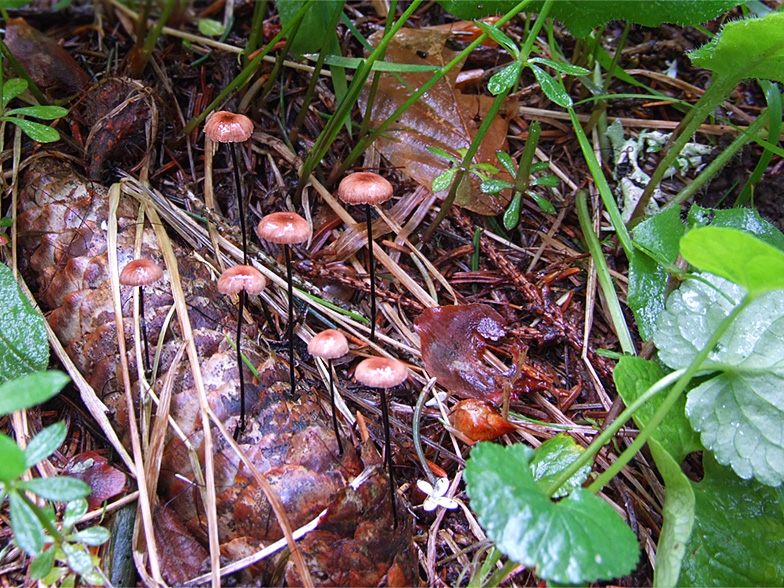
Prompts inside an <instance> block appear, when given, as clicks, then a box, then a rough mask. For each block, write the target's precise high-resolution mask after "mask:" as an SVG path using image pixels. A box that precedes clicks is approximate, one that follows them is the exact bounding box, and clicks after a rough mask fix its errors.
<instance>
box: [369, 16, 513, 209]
mask: <svg viewBox="0 0 784 588" xmlns="http://www.w3.org/2000/svg"><path fill="white" fill-rule="evenodd" d="M382 33H383V31H379V32H378V33H374V34H373V35H371V36H370V39H369V41H370V43H371V44H377V43H378V41H379V40H380V38H381V34H382ZM450 36H451V33H450V32H447V31H437V30H428V29H406V28H403V29H400V31H399V32H398V33H397V34H396V35H395V37H394V39H392V41H391V42H390V44H389V46H388V47H387V51H386V56H385V61H389V62H394V63H411V64H416V65H434V66H437V67H442V66H444V65H446V64H447V63H449V62H450V61H451V60H452V59H454V57H455V56H456V55H457V52H456V51H452V50H451V49H447V48H446V42H447V39H449V37H450ZM459 73H460V66H456V67H454V68H453V69H452V70H451V71H450V72H449V73H448V74H447V75H446V76H444V77H443V78H442V79H441V80H440V81H439V82H438V83H437V84H435V85H434V86H433V87H432V88H430V90H428V91H427V92H426V93H425V94H424V95H423V96H422V97H420V98H419V100H417V102H416V103H415V104H414V105H413V106H412V107H411V108H409V109H408V110H407V111H406V112H405V113H404V114H403V115H402V116H401V117H400V118H399V119H398V120H397V122H396V123H395V124H393V125H392V126H391V127H390V128H389V129H387V131H385V132H384V133H383V136H381V137H379V138H378V139H376V142H375V143H374V146H375V148H376V149H378V150H379V151H380V152H381V154H382V155H383V156H384V157H386V158H387V159H388V160H389V161H390V163H391V164H392V165H393V166H395V167H398V168H401V169H403V170H404V171H405V173H406V174H408V175H409V177H411V178H413V179H414V180H416V181H417V182H419V183H420V184H422V185H423V186H425V187H426V188H428V189H430V185H431V182H432V181H433V178H435V177H436V176H437V175H439V174H440V173H442V172H444V171H446V170H447V169H449V167H451V165H452V164H451V163H450V162H449V161H446V160H445V159H444V158H443V157H439V156H437V155H434V154H433V153H431V152H430V151H428V150H427V148H428V147H440V148H441V149H444V150H446V151H448V152H449V153H451V154H452V155H454V156H455V157H457V158H458V159H462V158H461V157H460V156H459V155H458V152H457V150H458V149H460V148H468V146H469V145H470V143H471V140H472V139H473V137H474V136H475V135H476V131H477V130H478V129H479V125H481V124H482V121H483V120H484V119H485V117H486V115H487V111H488V110H489V108H490V105H491V104H492V102H493V98H491V97H490V96H480V95H475V94H463V93H462V92H461V91H460V90H459V89H457V87H456V83H457V76H458V74H459ZM376 75H380V76H381V78H380V81H379V84H378V91H377V93H376V98H375V101H374V103H373V108H372V111H371V115H370V120H371V123H372V124H373V125H375V126H378V125H380V124H381V123H382V122H384V121H385V120H387V119H388V118H389V117H390V116H391V115H392V113H393V112H394V111H395V110H396V109H397V108H398V107H399V106H400V105H401V104H403V102H405V101H406V100H408V98H409V97H410V96H411V94H412V93H413V91H414V90H415V89H417V88H420V87H422V86H423V85H424V84H425V83H426V82H427V81H428V80H429V79H430V78H431V77H432V75H433V72H414V73H411V72H406V73H399V74H392V73H383V74H376ZM401 80H402V82H401ZM412 89H413V90H412ZM360 106H361V108H362V110H363V111H365V110H366V109H367V93H363V95H362V96H361V97H360ZM507 110H509V105H508V104H507V109H506V110H505V109H503V108H502V109H501V112H500V113H499V116H496V117H495V118H494V120H493V123H492V124H491V125H490V128H489V130H488V132H487V135H486V136H485V138H484V140H483V141H482V144H481V146H480V147H479V150H478V151H477V153H476V156H475V158H474V163H491V164H493V165H495V166H496V167H498V161H497V159H496V156H495V152H496V150H503V151H505V150H506V148H507V147H506V133H507V129H508V127H509V122H508V113H507ZM504 173H505V172H504ZM498 177H499V178H503V179H509V178H508V176H503V175H499V176H498ZM464 186H465V189H461V190H459V191H458V195H457V200H456V203H457V204H458V205H460V206H463V207H465V208H467V209H469V210H472V211H474V212H477V213H479V214H485V215H495V214H498V213H499V212H501V210H503V208H504V207H505V206H506V204H508V201H509V200H508V197H502V198H497V197H495V196H492V195H490V194H482V193H481V191H480V190H479V180H478V178H476V177H475V176H473V175H472V176H471V182H470V184H468V185H467V184H464ZM461 188H462V186H461ZM445 194H446V193H444V195H445Z"/></svg>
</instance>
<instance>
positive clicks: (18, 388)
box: [0, 370, 70, 415]
mask: <svg viewBox="0 0 784 588" xmlns="http://www.w3.org/2000/svg"><path fill="white" fill-rule="evenodd" d="M69 381H70V378H69V377H68V376H67V375H66V374H64V373H63V372H58V371H56V370H52V371H48V372H36V373H33V374H29V375H26V376H22V377H21V378H16V379H14V380H11V381H10V382H5V383H3V384H0V415H3V414H11V413H12V412H16V411H17V410H24V409H25V408H31V407H33V406H37V405H39V404H41V403H42V402H45V401H47V400H49V399H50V398H52V397H53V396H55V395H56V394H57V393H58V392H60V390H62V389H63V387H64V386H65V385H66V384H67V383H68V382H69Z"/></svg>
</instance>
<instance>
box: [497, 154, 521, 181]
mask: <svg viewBox="0 0 784 588" xmlns="http://www.w3.org/2000/svg"><path fill="white" fill-rule="evenodd" d="M495 156H496V157H497V158H498V163H500V164H501V165H502V166H504V169H505V170H506V171H508V172H509V175H510V176H512V177H515V176H516V175H517V164H516V163H515V160H514V159H512V156H511V155H509V154H508V153H507V152H506V151H496V152H495Z"/></svg>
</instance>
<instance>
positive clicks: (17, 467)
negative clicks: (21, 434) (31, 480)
mask: <svg viewBox="0 0 784 588" xmlns="http://www.w3.org/2000/svg"><path fill="white" fill-rule="evenodd" d="M0 455H2V456H3V458H2V459H0V480H3V481H4V482H10V481H11V480H16V479H17V478H18V477H19V476H21V475H22V474H23V473H24V472H25V470H26V469H27V466H26V465H25V458H24V452H23V451H22V450H21V449H19V446H18V445H17V444H16V441H14V440H13V439H11V437H9V436H8V435H4V434H3V433H0Z"/></svg>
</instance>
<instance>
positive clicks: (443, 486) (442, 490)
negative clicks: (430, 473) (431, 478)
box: [433, 478, 449, 496]
mask: <svg viewBox="0 0 784 588" xmlns="http://www.w3.org/2000/svg"><path fill="white" fill-rule="evenodd" d="M448 491H449V478H438V480H436V487H435V488H434V489H433V496H444V495H445V494H446V493H447V492H448Z"/></svg>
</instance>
